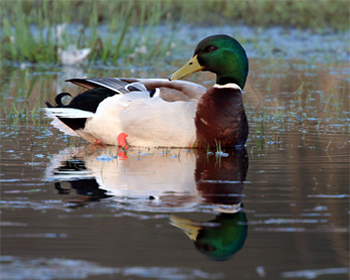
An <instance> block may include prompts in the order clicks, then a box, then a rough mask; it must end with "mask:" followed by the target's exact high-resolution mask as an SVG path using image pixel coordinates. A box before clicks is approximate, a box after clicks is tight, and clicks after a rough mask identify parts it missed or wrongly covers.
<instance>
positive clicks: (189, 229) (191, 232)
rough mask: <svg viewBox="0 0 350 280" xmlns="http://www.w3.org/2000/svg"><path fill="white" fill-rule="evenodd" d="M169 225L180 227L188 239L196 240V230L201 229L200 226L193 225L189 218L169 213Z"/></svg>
mask: <svg viewBox="0 0 350 280" xmlns="http://www.w3.org/2000/svg"><path fill="white" fill-rule="evenodd" d="M170 221H171V225H173V226H175V227H177V228H179V229H181V230H182V231H183V232H184V233H185V234H186V235H187V236H188V237H189V238H190V239H192V240H194V241H195V240H196V238H197V235H198V232H199V231H200V230H201V229H202V227H201V226H198V225H195V224H194V221H192V220H190V219H185V218H180V217H177V216H175V215H170Z"/></svg>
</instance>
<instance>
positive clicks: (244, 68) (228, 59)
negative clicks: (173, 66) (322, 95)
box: [169, 34, 248, 89]
mask: <svg viewBox="0 0 350 280" xmlns="http://www.w3.org/2000/svg"><path fill="white" fill-rule="evenodd" d="M198 71H210V72H213V73H215V74H216V75H217V78H216V83H217V84H220V85H224V84H227V83H235V84H237V85H239V86H240V87H241V88H242V89H243V87H244V85H245V82H246V79H247V75H248V58H247V55H246V52H245V50H244V49H243V47H242V46H241V44H240V43H238V41H237V40H235V39H234V38H232V37H230V36H228V35H222V34H220V35H213V36H209V37H206V38H205V39H203V40H202V41H200V42H199V44H198V45H197V47H196V49H195V51H194V54H193V57H192V58H191V59H190V61H189V62H187V63H186V64H185V65H184V66H183V67H182V68H181V69H179V70H178V71H176V72H175V73H174V74H172V75H171V76H170V77H169V80H176V79H182V78H184V77H186V76H188V75H190V74H192V73H195V72H198Z"/></svg>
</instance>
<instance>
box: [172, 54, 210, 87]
mask: <svg viewBox="0 0 350 280" xmlns="http://www.w3.org/2000/svg"><path fill="white" fill-rule="evenodd" d="M203 68H204V67H203V66H201V65H200V64H199V63H198V59H197V55H195V56H194V57H192V58H191V59H190V61H189V62H187V63H186V64H185V65H184V66H182V67H181V68H180V69H179V70H177V71H176V72H175V73H173V74H172V75H171V76H170V77H169V81H172V80H179V79H182V78H185V77H186V76H188V75H190V74H192V73H195V72H198V71H201V70H203Z"/></svg>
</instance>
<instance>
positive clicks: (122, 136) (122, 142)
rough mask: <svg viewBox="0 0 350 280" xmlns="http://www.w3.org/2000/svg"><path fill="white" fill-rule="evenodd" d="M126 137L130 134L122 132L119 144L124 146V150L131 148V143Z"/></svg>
mask: <svg viewBox="0 0 350 280" xmlns="http://www.w3.org/2000/svg"><path fill="white" fill-rule="evenodd" d="M126 137H128V135H127V134H126V133H124V132H122V133H120V134H119V135H118V145H119V147H121V148H123V149H124V150H126V149H128V148H129V145H128V143H127V142H126Z"/></svg>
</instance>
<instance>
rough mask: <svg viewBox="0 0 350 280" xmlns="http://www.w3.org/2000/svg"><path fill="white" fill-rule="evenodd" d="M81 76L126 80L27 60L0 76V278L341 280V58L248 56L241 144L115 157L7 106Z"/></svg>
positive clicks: (344, 111)
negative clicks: (316, 61)
mask: <svg viewBox="0 0 350 280" xmlns="http://www.w3.org/2000/svg"><path fill="white" fill-rule="evenodd" d="M179 64H181V63H179ZM70 71H72V72H70ZM80 71H81V72H80ZM90 71H91V72H99V73H98V75H99V76H102V75H103V76H116V75H122V76H129V75H131V74H130V71H129V70H126V71H124V72H121V71H119V72H118V71H116V70H115V69H114V70H113V71H112V70H101V69H100V70H96V69H92V70H91V69H90V70H79V69H75V68H73V69H72V68H71V69H57V71H56V70H52V69H51V70H50V71H47V70H45V71H41V70H35V69H34V70H33V69H31V68H26V69H25V70H11V71H10V75H9V76H8V77H7V78H6V79H7V80H5V81H4V82H5V84H6V86H5V85H3V86H2V87H3V90H2V102H7V104H8V106H7V108H8V109H7V110H6V111H7V112H6V114H7V115H6V118H2V119H1V127H2V129H1V177H0V179H1V207H2V208H1V239H2V241H1V262H2V263H1V279H11V280H12V279H25V280H27V279H39V280H41V279H171V280H172V279H176V280H177V279H260V278H264V279H313V278H317V279H348V275H349V268H348V267H349V238H348V237H349V230H348V229H349V223H348V221H349V142H350V140H349V78H348V73H349V72H348V71H349V70H348V68H347V66H346V65H345V66H344V65H343V64H334V65H324V64H323V65H316V66H315V65H313V66H312V67H311V66H310V65H309V64H308V63H306V62H302V61H286V60H284V61H278V60H254V59H252V60H251V72H250V78H249V81H248V84H247V87H246V88H245V91H246V93H245V94H244V98H245V101H246V110H247V114H248V118H249V121H250V138H249V141H248V142H247V147H246V151H243V150H242V151H232V150H224V153H222V154H215V151H214V153H213V154H205V152H204V151H201V152H200V151H197V152H194V151H190V150H185V149H139V148H132V149H130V150H129V151H128V152H127V153H126V154H124V153H123V152H122V151H118V149H117V148H115V147H103V148H99V149H96V147H93V146H91V145H86V143H85V142H84V141H79V140H78V141H76V140H74V139H73V138H67V137H65V136H63V135H62V134H61V133H59V132H57V131H55V129H53V128H51V127H50V126H49V125H48V123H49V120H46V119H43V118H44V117H43V116H42V115H41V114H40V115H39V116H35V117H34V118H33V119H30V118H29V119H19V118H18V116H16V114H15V112H14V111H10V106H11V104H12V103H13V102H16V104H17V106H19V107H21V106H25V105H26V104H27V105H28V108H29V109H30V110H31V109H32V108H33V107H35V106H39V105H38V104H41V105H40V106H42V105H43V102H44V100H46V99H50V100H52V99H53V95H54V93H55V92H59V91H61V90H62V87H63V83H62V81H63V80H64V78H65V77H66V76H68V77H70V76H79V75H80V76H81V75H85V74H87V73H86V72H88V73H89V72H90ZM116 72H117V73H116ZM165 72H166V73H161V74H160V75H163V76H166V75H167V74H169V73H168V72H169V71H165ZM170 72H171V71H170ZM133 74H134V75H135V76H143V75H147V74H149V73H148V70H147V71H146V70H145V71H140V72H136V73H133ZM88 75H90V76H91V74H88ZM193 79H194V80H196V79H197V81H200V82H204V83H206V81H207V80H212V76H211V75H210V74H203V75H198V76H194V77H193ZM21 81H22V82H21ZM23 81H25V83H24V84H23ZM29 89H30V92H29ZM74 90H76V88H74ZM28 92H29V93H28ZM27 96H29V97H27ZM20 98H22V99H23V100H18V99H20ZM3 104H4V103H3ZM5 109H6V108H5V107H3V110H5Z"/></svg>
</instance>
